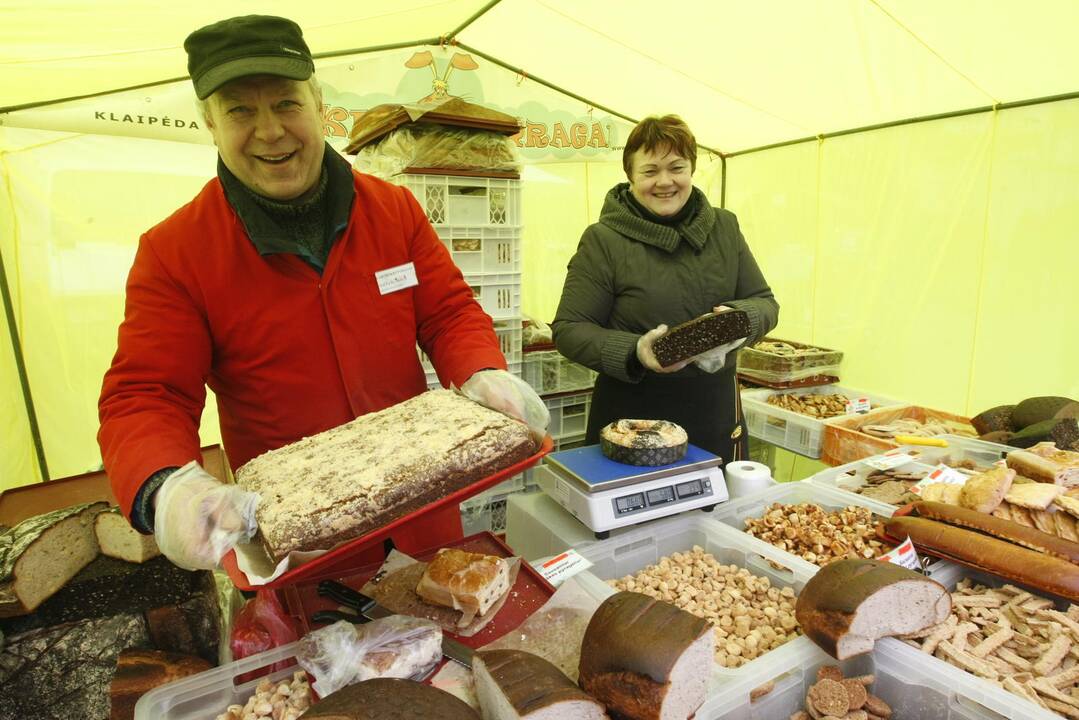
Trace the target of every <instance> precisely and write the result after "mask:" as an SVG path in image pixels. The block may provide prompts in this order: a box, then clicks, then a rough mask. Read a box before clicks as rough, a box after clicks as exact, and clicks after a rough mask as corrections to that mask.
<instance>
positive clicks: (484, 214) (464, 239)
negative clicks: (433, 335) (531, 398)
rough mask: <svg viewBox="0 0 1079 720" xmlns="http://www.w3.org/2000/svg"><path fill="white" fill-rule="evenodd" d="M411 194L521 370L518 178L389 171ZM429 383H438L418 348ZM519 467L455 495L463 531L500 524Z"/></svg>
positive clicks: (496, 528) (514, 367)
mask: <svg viewBox="0 0 1079 720" xmlns="http://www.w3.org/2000/svg"><path fill="white" fill-rule="evenodd" d="M393 180H394V182H396V183H397V184H399V185H404V186H405V187H407V188H408V189H409V190H411V191H412V194H413V195H415V196H416V200H417V201H418V202H419V204H420V207H422V208H423V210H424V212H425V213H426V214H427V219H428V220H429V221H430V222H431V225H433V226H434V228H435V232H436V233H438V237H439V239H441V240H442V243H443V244H444V245H445V246H446V249H447V250H449V252H450V255H451V256H452V257H453V261H454V263H456V265H457V267H458V268H460V270H461V273H462V274H463V275H464V276H465V282H466V283H468V285H469V287H471V288H472V294H473V296H474V297H475V298H476V302H478V303H479V304H480V306H481V307H483V309H484V311H485V312H486V313H487V314H488V315H490V316H491V320H492V321H493V322H494V328H495V334H496V335H497V336H498V341H499V344H500V345H501V347H502V353H503V355H505V356H506V365H507V367H508V368H509V371H510V372H511V373H513V374H514V375H520V374H521V181H520V180H518V179H512V178H495V177H476V176H471V175H469V176H465V175H420V174H413V173H405V174H402V175H397V176H395V177H394V178H393ZM417 351H418V352H419V353H420V361H421V363H422V364H423V369H424V372H425V373H426V374H427V386H428V387H430V388H437V387H440V383H439V380H438V375H437V374H436V373H435V368H434V365H432V364H431V361H430V360H429V359H428V358H427V357H426V355H424V353H423V351H422V350H419V348H417ZM524 487H525V483H524V477H523V476H521V475H518V476H516V477H513V478H510V479H509V480H507V481H506V482H504V483H501V484H500V485H497V486H495V487H494V488H491V489H490V490H488V491H487V492H485V493H482V494H481V495H478V496H476V497H474V498H471V499H469V500H467V501H465V502H464V503H461V519H462V523H463V525H464V530H465V534H466V535H468V534H472V533H474V532H479V531H481V530H490V531H493V532H502V531H503V530H504V529H505V527H506V500H505V498H506V495H507V494H509V493H511V492H517V491H521V490H523V489H524Z"/></svg>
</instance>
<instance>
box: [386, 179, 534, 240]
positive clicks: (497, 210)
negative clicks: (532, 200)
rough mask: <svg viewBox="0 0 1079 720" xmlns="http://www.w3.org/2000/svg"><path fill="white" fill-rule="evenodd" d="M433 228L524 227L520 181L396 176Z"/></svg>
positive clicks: (394, 180)
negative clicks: (522, 222)
mask: <svg viewBox="0 0 1079 720" xmlns="http://www.w3.org/2000/svg"><path fill="white" fill-rule="evenodd" d="M392 181H393V182H395V183H397V184H398V185H404V186H405V187H407V188H408V189H409V190H411V191H412V194H413V195H415V196H416V200H417V201H418V202H419V203H420V207H422V208H423V211H424V213H426V214H427V219H428V220H430V221H431V224H432V225H436V226H438V225H471V226H475V225H501V226H504V227H519V226H520V225H521V181H520V180H513V179H503V178H486V177H464V176H459V175H412V174H404V175H396V176H394V177H393V178H392Z"/></svg>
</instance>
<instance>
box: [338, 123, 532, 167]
mask: <svg viewBox="0 0 1079 720" xmlns="http://www.w3.org/2000/svg"><path fill="white" fill-rule="evenodd" d="M354 165H355V167H356V169H357V170H359V171H361V172H365V173H369V174H371V175H376V176H378V177H381V178H389V177H392V176H394V175H400V174H401V173H403V172H405V171H406V170H407V169H410V168H415V169H416V170H417V171H419V170H427V169H430V168H438V169H441V170H457V171H462V170H465V171H469V172H499V173H513V174H515V175H519V174H520V172H521V164H520V162H519V161H518V158H517V151H516V148H515V146H514V144H513V140H511V139H510V138H508V137H506V136H505V134H503V133H499V132H493V131H490V130H477V129H474V128H460V127H450V126H447V125H437V124H433V123H415V124H410V125H403V126H401V127H399V128H397V129H396V130H394V131H393V132H390V133H388V134H387V135H385V136H384V137H383V138H382V139H381V140H379V141H378V142H375V143H372V144H370V145H367V146H365V147H363V148H361V149H360V150H359V152H358V153H357V154H356V161H355V163H354Z"/></svg>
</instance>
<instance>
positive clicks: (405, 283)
mask: <svg viewBox="0 0 1079 720" xmlns="http://www.w3.org/2000/svg"><path fill="white" fill-rule="evenodd" d="M375 280H377V281H378V293H379V295H389V294H390V293H392V292H397V291H398V290H404V289H405V288H410V287H415V286H416V285H419V284H420V281H419V280H417V279H416V266H415V265H413V264H412V263H410V262H408V263H405V264H404V265H397V266H395V267H392V268H386V269H385V270H379V271H378V272H377V273H375Z"/></svg>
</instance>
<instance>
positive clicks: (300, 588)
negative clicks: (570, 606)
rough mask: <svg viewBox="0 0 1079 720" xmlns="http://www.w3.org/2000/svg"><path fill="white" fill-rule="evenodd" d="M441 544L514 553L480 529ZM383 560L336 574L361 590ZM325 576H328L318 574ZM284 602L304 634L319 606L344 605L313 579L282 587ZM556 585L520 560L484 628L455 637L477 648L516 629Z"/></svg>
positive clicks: (421, 557)
mask: <svg viewBox="0 0 1079 720" xmlns="http://www.w3.org/2000/svg"><path fill="white" fill-rule="evenodd" d="M442 547H453V548H460V549H461V550H467V551H469V552H477V553H484V554H487V555H497V556H498V557H512V556H513V551H512V550H510V548H509V547H508V546H507V545H506V544H505V543H503V542H502V541H501V540H499V539H498V538H497V537H495V536H494V535H492V534H491V533H489V532H481V533H477V534H475V535H470V536H469V537H466V538H462V539H460V540H457V541H455V542H451V543H448V544H446V545H443V546H442ZM439 549H440V548H432V549H430V550H427V551H425V552H423V553H417V554H416V555H414V556H413V557H415V559H416V560H422V561H428V560H430V559H431V558H433V557H434V556H435V554H436V553H437V552H438V550H439ZM381 565H382V563H377V564H373V565H368V566H367V567H364V568H360V569H358V570H355V571H354V572H353V573H352V574H350V575H348V576H346V577H340V578H334V579H336V580H338V581H339V582H342V583H344V584H345V585H348V586H349V587H350V588H353V589H355V590H359V589H360V588H362V587H363V586H364V584H365V583H366V582H367V581H368V580H369V579H370V578H371V577H372V576H373V575H374V574H375V573H376V572H378V569H379V567H381ZM319 579H320V580H321V579H325V578H319ZM279 593H280V595H281V596H282V601H283V605H284V606H285V607H286V608H287V610H288V613H289V614H290V615H292V616H293V617H294V618H296V621H297V626H298V627H299V628H300V629H301V631H302V633H303V634H306V633H308V632H310V631H311V630H313V629H315V628H316V627H322V626H321V625H314V624H312V623H311V615H312V614H314V613H316V612H318V611H319V610H337V609H338V608H340V607H341V606H340V605H339V604H338V603H336V602H335V601H333V600H332V599H330V598H325V597H321V596H320V595H319V594H318V582H317V581H314V580H312V581H311V582H306V583H303V584H300V585H293V586H290V587H287V588H284V589H282V590H280V591H279ZM553 594H554V587H553V586H552V585H551V584H550V583H548V582H547V581H546V580H544V579H543V576H542V575H540V574H539V573H538V572H536V570H535V568H533V567H532V566H531V565H530V564H528V562H526V561H525V560H523V559H522V560H521V569H520V570H519V571H518V572H517V579H516V581H515V582H514V583H513V587H511V588H510V591H509V597H507V598H506V602H505V603H504V604H503V605H502V608H501V609H500V610H499V611H498V613H497V614H496V615H495V616H494V617H493V618H492V619H491V621H490V622H489V623H487V625H485V626H484V628H483V629H482V630H480V631H479V632H478V633H476V634H475V635H473V636H471V637H459V636H456V635H454V637H455V638H456V639H457V640H459V641H461V643H463V644H465V645H467V646H468V647H471V648H478V647H482V646H484V645H486V644H487V643H490V642H493V641H495V640H497V639H498V638H500V637H502V636H503V635H505V634H506V633H508V632H509V631H510V630H513V629H514V628H516V627H517V626H518V625H520V624H521V623H522V622H524V620H525V618H527V617H528V616H529V615H531V614H532V613H534V612H535V611H536V610H538V609H539V608H540V607H542V606H543V604H544V603H546V602H547V600H549V599H550V597H551V595H553Z"/></svg>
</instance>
